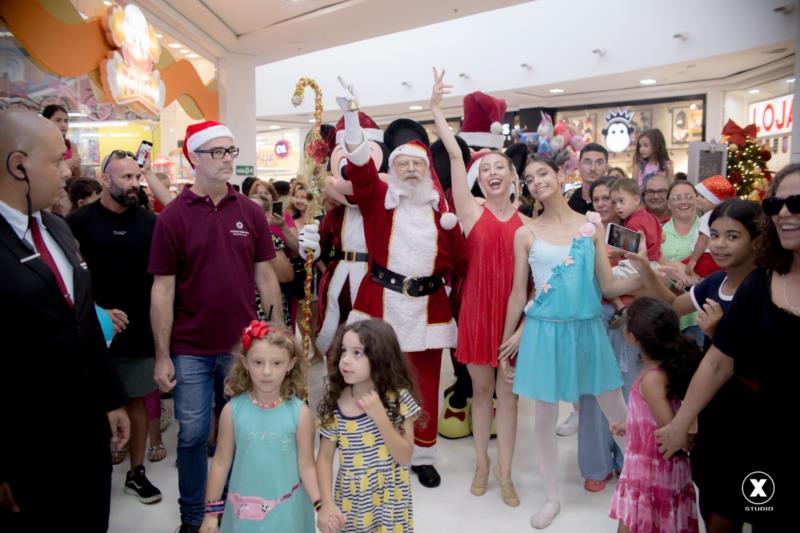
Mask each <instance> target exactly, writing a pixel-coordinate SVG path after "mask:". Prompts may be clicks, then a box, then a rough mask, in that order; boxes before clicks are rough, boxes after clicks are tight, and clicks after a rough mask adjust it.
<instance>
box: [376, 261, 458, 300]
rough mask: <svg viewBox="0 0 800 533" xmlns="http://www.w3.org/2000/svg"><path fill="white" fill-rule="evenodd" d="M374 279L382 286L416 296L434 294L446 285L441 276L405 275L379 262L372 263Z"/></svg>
mask: <svg viewBox="0 0 800 533" xmlns="http://www.w3.org/2000/svg"><path fill="white" fill-rule="evenodd" d="M372 280H373V281H374V282H375V283H377V284H378V285H380V286H381V287H385V288H387V289H389V290H391V291H394V292H399V293H401V294H404V295H406V296H412V297H415V298H416V297H420V296H428V295H430V294H433V293H434V292H436V291H437V290H438V289H439V287H441V286H442V285H444V282H443V281H442V278H441V276H425V277H419V278H418V277H414V276H403V275H400V274H398V273H396V272H392V271H391V270H388V269H386V268H383V267H382V266H380V265H377V264H373V265H372Z"/></svg>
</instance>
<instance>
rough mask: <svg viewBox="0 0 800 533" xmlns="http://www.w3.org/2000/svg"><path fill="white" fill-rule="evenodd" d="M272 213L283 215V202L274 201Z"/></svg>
mask: <svg viewBox="0 0 800 533" xmlns="http://www.w3.org/2000/svg"><path fill="white" fill-rule="evenodd" d="M272 213H273V214H275V215H278V216H283V204H282V203H281V201H280V200H275V201H274V202H272Z"/></svg>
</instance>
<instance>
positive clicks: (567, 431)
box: [556, 410, 579, 437]
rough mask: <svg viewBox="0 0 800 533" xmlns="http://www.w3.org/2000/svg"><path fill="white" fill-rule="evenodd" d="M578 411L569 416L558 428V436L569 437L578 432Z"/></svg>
mask: <svg viewBox="0 0 800 533" xmlns="http://www.w3.org/2000/svg"><path fill="white" fill-rule="evenodd" d="M578 416H579V413H578V411H574V410H573V411H572V412H571V413H570V414H569V416H568V417H567V418H566V419H565V420H564V421H563V422H561V423H560V424H559V425H558V427H557V428H556V435H558V436H560V437H568V436H569V435H573V434H574V433H576V432H577V431H578Z"/></svg>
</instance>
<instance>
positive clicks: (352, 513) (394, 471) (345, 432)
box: [320, 391, 420, 533]
mask: <svg viewBox="0 0 800 533" xmlns="http://www.w3.org/2000/svg"><path fill="white" fill-rule="evenodd" d="M419 411H420V408H419V406H418V405H417V404H416V402H415V401H414V398H413V397H412V396H411V394H409V393H408V391H401V392H400V414H401V415H403V416H404V417H405V418H407V419H413V418H414V417H415V416H417V414H418V413H419ZM320 433H321V434H322V436H323V437H325V438H327V439H329V440H331V441H333V442H334V443H335V444H336V447H337V448H338V449H339V472H338V474H337V476H336V483H335V486H334V491H333V497H334V500H335V501H336V505H337V506H338V507H339V509H341V511H342V513H344V515H345V516H346V517H347V522H346V523H345V525H344V527H343V528H342V529H340V530H339V531H340V532H343V533H354V532H362V531H364V532H365V531H370V532H372V531H374V532H377V533H410V532H412V531H413V530H414V517H413V514H412V508H411V482H410V479H409V474H408V467H407V466H401V465H400V464H399V463H398V462H397V461H395V460H394V458H393V457H392V456H391V454H390V453H389V450H388V448H387V447H386V444H385V443H384V441H383V437H382V436H381V432H380V430H379V429H378V426H377V425H375V422H374V421H373V420H372V419H371V418H370V417H369V416H367V414H366V413H364V414H362V415H359V416H355V417H348V416H345V415H343V414H342V413H341V412H340V411H339V410H338V409H337V410H336V414H335V415H334V419H333V420H332V421H331V422H330V423H329V424H326V425H324V426H322V427H321V428H320Z"/></svg>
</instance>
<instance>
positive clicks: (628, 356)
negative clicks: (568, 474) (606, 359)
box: [578, 303, 642, 481]
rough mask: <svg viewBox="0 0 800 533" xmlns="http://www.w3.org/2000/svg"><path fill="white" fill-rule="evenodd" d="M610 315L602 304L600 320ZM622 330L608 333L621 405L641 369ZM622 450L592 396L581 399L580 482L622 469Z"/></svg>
mask: <svg viewBox="0 0 800 533" xmlns="http://www.w3.org/2000/svg"><path fill="white" fill-rule="evenodd" d="M613 314H614V306H612V305H611V304H605V303H604V304H603V321H604V322H605V323H606V327H608V323H609V321H610V319H611V317H612V315H613ZM624 332H625V329H624V326H621V327H619V328H617V329H609V330H608V338H609V340H610V341H611V348H612V349H613V350H614V355H615V356H616V358H617V364H618V365H619V369H620V372H621V373H622V383H623V384H622V394H623V396H624V397H625V402H626V403H627V401H628V396H629V395H630V392H631V386H632V385H633V382H634V381H636V377H637V376H638V375H639V371H640V370H641V367H642V366H641V362H639V352H638V351H637V350H636V349H635V348H633V347H632V346H631V345H630V344H628V343H627V342H625V335H624ZM622 460H623V456H622V450H620V449H619V446H617V444H616V442H614V438H613V437H612V436H611V431H609V429H608V420H606V417H605V415H604V414H603V411H601V410H600V406H599V405H598V403H597V399H596V398H595V397H594V396H586V395H584V396H581V398H580V418H578V467H579V468H580V471H581V475H582V476H583V478H584V479H593V480H595V481H600V480H603V479H606V477H608V475H609V474H610V473H611V471H612V469H613V470H622Z"/></svg>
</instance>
